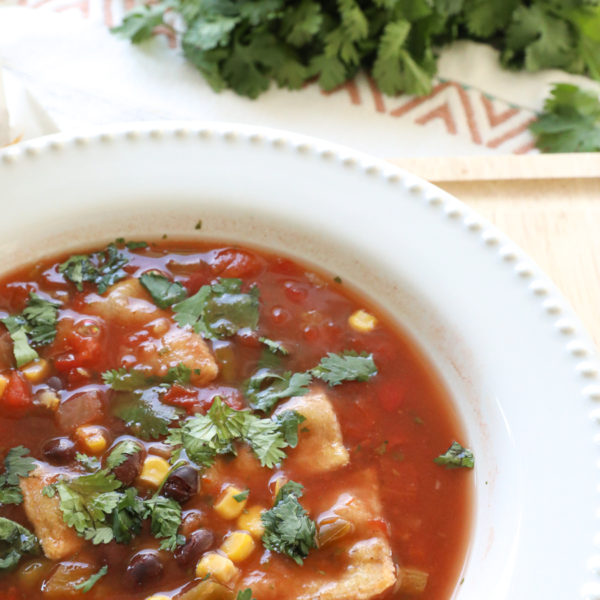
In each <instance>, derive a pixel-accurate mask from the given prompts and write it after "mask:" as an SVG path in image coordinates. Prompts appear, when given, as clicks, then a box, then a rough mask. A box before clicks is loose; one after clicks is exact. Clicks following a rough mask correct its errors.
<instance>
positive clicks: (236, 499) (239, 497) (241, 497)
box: [233, 490, 250, 502]
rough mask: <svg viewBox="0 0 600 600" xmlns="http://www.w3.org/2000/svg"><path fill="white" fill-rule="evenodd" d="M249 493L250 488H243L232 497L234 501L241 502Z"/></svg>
mask: <svg viewBox="0 0 600 600" xmlns="http://www.w3.org/2000/svg"><path fill="white" fill-rule="evenodd" d="M249 494H250V490H244V491H243V492H240V493H239V494H236V495H235V496H234V497H233V499H234V500H235V501H236V502H243V501H244V500H246V498H248V495H249Z"/></svg>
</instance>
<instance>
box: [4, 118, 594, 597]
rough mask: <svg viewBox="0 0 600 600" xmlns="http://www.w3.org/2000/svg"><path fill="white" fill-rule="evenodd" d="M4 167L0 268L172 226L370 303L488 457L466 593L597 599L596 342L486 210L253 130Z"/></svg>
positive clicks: (480, 480) (143, 139)
mask: <svg viewBox="0 0 600 600" xmlns="http://www.w3.org/2000/svg"><path fill="white" fill-rule="evenodd" d="M0 156H1V160H0V197H1V199H2V217H1V220H0V257H1V259H2V262H1V264H2V267H3V268H4V269H12V268H14V267H15V266H18V265H20V264H24V263H26V262H29V261H32V260H35V259H36V258H39V257H41V256H46V255H51V254H53V253H56V252H58V251H65V250H70V249H76V248H81V247H82V246H88V247H89V246H90V245H92V244H96V243H97V244H100V243H104V242H106V241H109V240H113V239H114V238H116V237H118V236H124V237H128V238H130V239H131V238H143V239H148V238H150V237H158V236H160V235H161V234H163V233H168V234H169V235H170V236H185V237H192V238H193V237H203V238H206V237H209V238H212V239H221V238H222V239H226V240H238V241H239V242H240V243H250V244H254V245H258V246H266V247H269V248H272V249H274V250H276V251H281V252H284V253H288V254H290V255H293V256H297V257H299V258H301V259H304V260H305V261H308V262H311V263H314V264H317V265H319V266H321V267H323V268H325V269H326V270H328V271H329V272H331V273H334V274H337V275H340V276H341V277H342V278H343V279H344V280H345V281H348V282H350V283H351V284H353V285H354V286H356V287H357V288H359V289H360V290H361V291H362V292H363V293H365V294H367V295H368V296H370V297H371V298H372V299H374V300H375V301H376V302H377V303H379V304H380V305H381V306H382V307H383V308H384V309H385V310H387V311H388V312H389V313H391V314H392V315H393V316H394V317H395V319H396V320H397V321H398V322H399V323H400V324H401V325H402V326H403V327H404V329H405V330H407V331H408V332H409V334H410V335H412V336H413V337H414V339H415V340H416V342H417V343H418V344H419V346H420V347H421V349H422V350H423V352H424V353H425V354H426V355H427V356H428V357H429V359H430V360H431V362H432V363H433V364H434V365H435V366H436V367H437V369H438V370H439V372H440V374H441V376H442V377H443V379H444V381H445V383H446V385H447V386H448V388H449V389H450V391H451V394H452V396H453V397H454V399H455V405H456V409H457V411H458V412H459V413H460V416H461V418H462V420H463V422H464V424H465V427H466V430H467V434H468V439H469V443H470V445H471V447H472V448H473V449H474V451H475V455H476V507H475V515H474V530H473V537H472V542H471V546H470V550H469V553H468V557H467V561H466V564H465V568H464V573H463V575H464V582H463V583H462V585H459V586H458V587H457V590H456V593H455V597H456V599H457V600H484V599H485V600H496V599H498V600H499V599H506V600H508V599H510V600H532V599H540V600H541V599H544V600H570V599H577V598H579V599H581V598H585V599H588V600H592V599H595V600H598V599H600V578H599V576H598V570H599V569H600V551H599V550H598V547H597V544H598V543H599V541H600V536H599V535H598V531H599V529H600V528H599V527H598V524H597V521H596V518H597V511H598V507H599V505H600V503H599V501H598V498H597V480H598V477H597V472H596V461H597V459H598V454H597V448H596V442H597V437H598V438H599V439H600V436H599V434H600V429H599V428H598V421H599V419H600V408H599V407H598V402H599V400H600V386H599V385H598V372H599V367H598V363H597V362H596V358H595V356H594V350H593V348H592V344H591V342H590V339H589V337H588V336H587V335H586V334H585V332H583V331H582V329H581V326H580V324H579V322H578V320H577V318H576V317H575V316H574V315H573V313H572V312H571V310H570V308H569V307H568V306H567V304H566V302H565V301H564V299H563V298H562V297H561V296H560V294H559V293H558V292H557V290H556V289H555V287H554V286H553V284H552V283H551V282H550V281H549V280H548V279H547V278H546V277H545V276H544V275H543V274H542V273H541V272H540V271H539V269H538V268H537V267H536V266H535V265H534V264H533V263H532V262H531V260H529V259H528V258H527V256H525V255H524V254H523V253H522V252H521V251H520V250H519V249H518V248H517V247H515V245H514V244H513V243H512V242H510V241H509V240H508V239H506V238H505V237H504V236H503V235H502V234H501V233H499V232H498V231H496V230H495V229H494V228H493V227H491V226H490V225H489V224H488V223H487V222H485V221H484V220H483V219H481V218H480V217H479V216H478V215H477V214H475V213H474V212H472V211H471V210H470V209H468V208H467V207H466V206H464V205H463V204H461V203H460V202H458V201H457V200H456V199H454V198H453V197H451V196H449V195H448V194H446V193H445V192H443V191H441V190H439V189H437V188H435V187H434V186H432V185H430V184H428V183H426V182H424V181H422V180H419V179H418V178H416V177H414V176H411V175H409V174H407V173H405V172H404V171H401V170H399V169H397V168H395V167H393V166H391V165H389V164H387V163H385V162H383V161H380V160H376V159H374V158H371V157H368V156H365V155H362V154H359V153H357V152H354V151H351V150H348V149H346V148H341V147H338V146H334V145H332V144H329V143H326V142H322V141H318V140H315V139H310V138H306V137H302V136H298V135H294V134H290V133H284V132H278V131H272V130H266V129H258V128H252V127H245V126H239V125H225V124H224V125H216V124H189V123H171V124H148V125H137V126H132V127H125V128H114V129H111V130H108V129H105V130H104V131H101V132H91V133H89V134H86V135H81V136H78V137H68V136H61V135H58V136H53V137H49V138H44V139H40V140H38V141H34V142H31V143H28V144H26V145H23V144H21V145H19V146H16V147H13V148H9V149H7V150H5V151H4V152H3V154H1V155H0ZM199 219H201V220H202V222H203V226H202V229H201V231H197V230H195V229H194V225H195V224H196V223H197V221H198V220H199ZM449 518H452V517H451V515H450V516H449Z"/></svg>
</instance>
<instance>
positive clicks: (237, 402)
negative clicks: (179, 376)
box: [162, 383, 244, 415]
mask: <svg viewBox="0 0 600 600" xmlns="http://www.w3.org/2000/svg"><path fill="white" fill-rule="evenodd" d="M217 396H219V397H220V398H221V399H222V400H223V402H224V403H225V404H227V406H229V407H230V408H233V409H234V410H241V409H242V408H244V403H243V402H242V396H241V394H240V392H239V391H238V390H236V389H235V388H230V387H226V386H209V387H205V388H202V389H199V390H198V389H193V388H187V387H185V386H183V385H179V384H178V383H176V384H174V385H173V386H171V388H170V389H169V391H168V392H167V393H166V394H165V395H164V396H163V397H162V401H163V402H164V403H165V404H169V405H170V406H176V407H179V408H183V409H184V410H185V411H186V412H187V413H188V414H190V415H191V414H196V413H202V414H205V413H206V412H208V410H209V409H210V407H211V406H212V405H213V402H214V401H215V398H216V397H217Z"/></svg>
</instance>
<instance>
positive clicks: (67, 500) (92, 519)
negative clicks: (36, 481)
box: [43, 470, 121, 544]
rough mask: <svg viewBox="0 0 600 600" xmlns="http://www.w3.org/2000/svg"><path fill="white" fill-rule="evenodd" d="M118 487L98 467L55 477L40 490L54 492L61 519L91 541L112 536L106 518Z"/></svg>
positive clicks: (111, 508) (110, 510)
mask: <svg viewBox="0 0 600 600" xmlns="http://www.w3.org/2000/svg"><path fill="white" fill-rule="evenodd" d="M119 487H121V482H120V481H118V480H117V479H116V478H115V476H114V475H113V474H112V473H109V472H108V471H106V470H102V471H97V472H96V473H92V474H90V475H80V476H79V477H75V478H74V479H71V480H60V481H57V482H56V483H53V484H51V485H48V486H46V487H45V488H44V490H43V493H44V494H45V495H46V496H49V497H53V496H54V495H55V494H58V497H59V500H60V502H59V506H60V509H61V511H62V513H63V520H64V522H65V523H66V524H67V525H68V526H69V527H73V528H74V529H75V531H77V533H78V534H79V535H81V536H82V537H85V539H86V540H91V541H92V543H94V544H101V543H104V544H106V543H108V542H110V541H111V540H112V539H113V537H114V534H113V531H112V529H111V527H110V524H109V523H108V522H107V521H108V517H109V516H110V514H111V513H112V512H113V510H115V508H116V506H117V504H118V502H119V494H118V493H117V492H116V490H117V489H118V488H119Z"/></svg>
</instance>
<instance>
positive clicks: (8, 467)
mask: <svg viewBox="0 0 600 600" xmlns="http://www.w3.org/2000/svg"><path fill="white" fill-rule="evenodd" d="M34 469H35V459H34V458H33V457H31V456H29V449H28V448H25V447H24V446H15V447H14V448H11V449H10V450H9V451H8V453H7V454H6V457H5V459H4V473H2V475H0V486H4V485H19V479H20V478H21V477H27V476H28V475H29V473H31V471H33V470H34Z"/></svg>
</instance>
